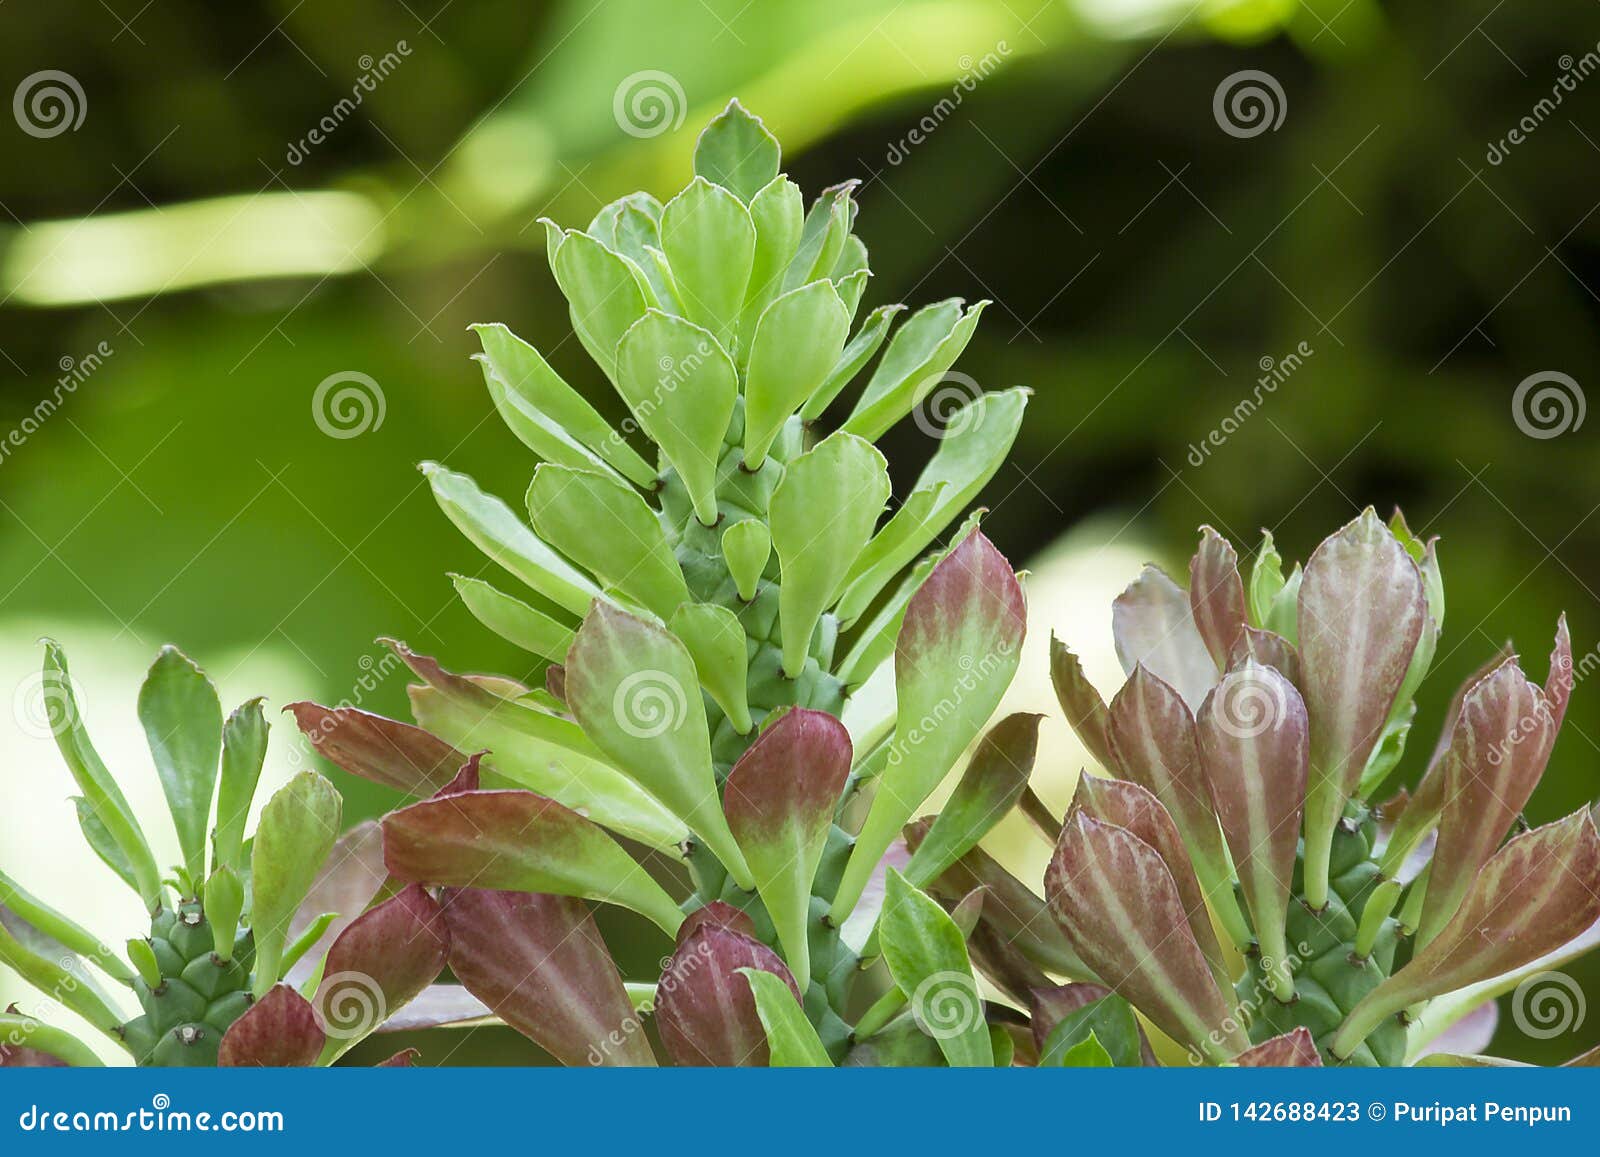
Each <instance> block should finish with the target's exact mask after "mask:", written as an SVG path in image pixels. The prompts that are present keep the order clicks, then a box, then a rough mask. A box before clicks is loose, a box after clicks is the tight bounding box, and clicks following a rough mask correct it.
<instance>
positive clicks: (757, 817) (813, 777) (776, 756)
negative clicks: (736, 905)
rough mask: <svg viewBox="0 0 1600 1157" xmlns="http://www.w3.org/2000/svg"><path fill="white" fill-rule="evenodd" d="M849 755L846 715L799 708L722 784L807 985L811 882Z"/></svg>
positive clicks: (736, 829)
mask: <svg viewBox="0 0 1600 1157" xmlns="http://www.w3.org/2000/svg"><path fill="white" fill-rule="evenodd" d="M850 758H851V746H850V733H849V732H848V731H846V730H845V727H844V724H843V723H840V722H839V720H837V719H836V718H834V717H833V716H832V715H829V714H828V713H827V712H825V711H810V710H807V709H805V708H796V709H795V710H793V711H788V712H785V713H784V715H783V716H782V717H781V718H780V719H779V720H778V721H777V722H776V723H774V724H772V725H771V726H770V727H768V728H767V729H766V730H765V731H763V732H762V733H761V734H760V735H759V736H758V737H757V738H756V741H755V742H754V743H752V744H751V745H750V746H749V747H748V748H747V749H746V750H745V753H744V754H743V755H741V756H740V757H739V760H738V762H737V763H735V764H734V765H733V770H732V771H730V772H729V773H728V779H727V782H726V783H725V784H724V785H723V800H722V810H723V812H724V813H725V814H726V816H727V819H728V827H729V828H730V829H732V831H733V836H734V839H736V840H738V841H739V847H740V849H741V850H742V851H743V852H744V858H745V862H746V863H747V864H749V865H750V871H751V873H752V874H753V875H754V876H755V883H756V891H758V892H759V893H760V894H761V900H762V902H763V903H764V904H766V906H767V912H768V914H769V915H770V916H771V917H772V923H773V926H774V928H775V929H776V930H777V933H778V943H779V944H781V945H782V946H783V953H784V956H785V957H786V958H787V959H788V961H789V965H790V967H791V968H792V969H793V970H794V976H795V983H796V984H798V985H799V987H800V990H801V991H802V992H803V991H805V989H806V987H807V986H808V985H809V984H810V983H811V955H810V938H809V934H808V931H807V924H808V923H809V921H810V916H811V884H812V881H813V880H814V879H816V875H817V865H818V864H820V863H821V862H822V851H823V848H824V846H825V845H826V844H827V842H828V831H829V829H830V828H832V826H833V814H834V811H835V809H836V808H837V807H838V806H839V797H840V795H841V794H842V793H843V792H844V785H845V781H846V780H848V779H849V778H850Z"/></svg>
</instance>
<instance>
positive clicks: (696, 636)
mask: <svg viewBox="0 0 1600 1157" xmlns="http://www.w3.org/2000/svg"><path fill="white" fill-rule="evenodd" d="M749 525H760V524H759V523H756V522H753V521H750V522H749ZM667 626H668V628H669V629H670V630H671V631H672V633H673V634H674V635H677V636H678V638H679V639H681V640H683V645H684V646H685V647H687V648H689V655H690V657H691V658H692V659H694V669H695V671H696V672H697V673H698V674H699V676H700V685H701V686H702V687H704V688H705V689H706V693H707V694H709V695H710V696H711V698H712V699H714V700H716V703H717V706H718V707H721V708H722V710H723V712H724V713H725V714H726V715H727V716H728V720H729V722H731V723H732V724H733V729H734V730H735V731H737V732H738V733H739V734H740V735H747V734H749V732H750V729H751V728H752V727H754V726H755V723H754V722H753V721H752V720H751V718H750V702H749V685H750V678H749V676H750V657H749V639H748V637H747V636H746V635H745V633H744V627H743V626H741V625H740V623H739V616H738V615H736V614H734V613H733V612H732V611H730V610H729V609H728V608H727V607H724V606H718V605H717V604H716V603H684V604H683V605H682V606H681V607H679V608H678V609H677V611H676V612H675V613H674V614H673V616H672V618H671V620H670V621H669V622H668V624H667Z"/></svg>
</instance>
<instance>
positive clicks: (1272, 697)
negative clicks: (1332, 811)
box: [1196, 659, 1308, 991]
mask: <svg viewBox="0 0 1600 1157" xmlns="http://www.w3.org/2000/svg"><path fill="white" fill-rule="evenodd" d="M1196 731H1197V733H1198V735H1199V739H1200V762H1201V764H1202V765H1203V766H1204V768H1205V774H1206V782H1207V783H1209V784H1210V786H1211V798H1212V800H1213V802H1214V803H1215V804H1216V809H1217V819H1218V821H1219V822H1220V823H1221V825H1222V834H1223V836H1224V838H1225V839H1226V840H1227V843H1228V848H1229V850H1231V851H1232V853H1233V865H1234V870H1235V871H1236V872H1237V873H1238V876H1239V886H1240V889H1241V890H1242V891H1243V893H1244V899H1245V904H1246V905H1247V906H1248V907H1249V909H1250V914H1251V917H1252V919H1253V922H1254V925H1255V932H1256V939H1257V943H1258V944H1259V945H1260V948H1261V957H1262V959H1263V960H1269V959H1270V960H1272V961H1273V962H1275V963H1276V964H1277V965H1278V966H1279V968H1280V969H1281V968H1283V967H1284V966H1286V964H1287V958H1288V946H1287V943H1286V941H1285V939H1284V925H1285V921H1286V920H1287V919H1288V913H1289V890H1290V886H1291V885H1292V884H1293V881H1294V865H1295V856H1296V852H1297V849H1298V845H1299V842H1300V817H1301V811H1302V809H1303V807H1304V803H1305V793H1306V776H1307V771H1308V769H1307V742H1308V740H1307V731H1308V724H1307V720H1306V707H1305V703H1304V702H1303V701H1302V700H1301V698H1300V692H1298V691H1296V690H1295V687H1294V684H1293V683H1291V682H1289V680H1288V679H1287V678H1286V677H1285V676H1284V675H1283V674H1281V673H1280V672H1279V671H1278V670H1276V669H1275V668H1273V667H1264V666H1262V665H1261V664H1259V663H1257V662H1255V661H1254V660H1251V659H1246V660H1245V662H1244V665H1243V666H1242V667H1239V668H1236V669H1234V670H1232V671H1229V672H1228V673H1227V674H1226V675H1225V676H1223V678H1222V681H1221V682H1220V683H1218V684H1217V685H1216V687H1215V688H1214V689H1213V690H1212V692H1211V694H1210V695H1208V696H1206V701H1205V703H1204V704H1203V705H1202V706H1201V708H1200V718H1199V721H1198V722H1197V724H1196ZM1278 977H1279V984H1280V991H1282V990H1283V989H1285V988H1286V987H1287V973H1285V972H1282V971H1280V972H1279V973H1278Z"/></svg>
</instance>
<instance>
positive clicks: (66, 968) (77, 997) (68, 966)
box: [0, 921, 123, 1042]
mask: <svg viewBox="0 0 1600 1157" xmlns="http://www.w3.org/2000/svg"><path fill="white" fill-rule="evenodd" d="M39 947H41V948H44V947H45V946H44V945H43V944H41V945H40V946H39ZM0 965H5V966H6V967H8V968H10V969H11V971H13V972H15V973H16V974H17V975H18V976H20V977H22V979H23V980H25V981H27V982H28V983H29V984H31V985H33V987H34V988H36V989H38V990H39V991H40V992H42V993H43V994H44V995H45V996H47V997H49V998H50V999H52V1000H57V1001H60V1002H61V1003H62V1004H63V1005H65V1006H66V1007H67V1008H68V1009H70V1010H71V1011H73V1012H75V1013H77V1014H78V1015H79V1016H81V1017H83V1019H84V1020H86V1021H88V1022H89V1023H90V1024H92V1025H94V1027H95V1028H97V1029H99V1030H100V1031H101V1032H103V1033H105V1034H106V1035H107V1036H110V1037H111V1038H112V1039H113V1040H118V1041H119V1042H120V1038H119V1037H117V1035H116V1032H115V1029H116V1028H117V1027H118V1026H119V1025H121V1024H122V1021H123V1017H122V1014H121V1013H119V1012H118V1011H117V1009H116V1008H114V1007H113V1006H112V1005H111V1004H110V1002H109V1001H107V1000H106V998H105V997H104V996H103V995H102V994H101V993H100V991H99V989H98V988H96V987H95V986H94V985H91V984H87V983H85V977H84V975H83V972H82V965H81V963H80V962H78V961H77V960H76V958H74V957H71V956H67V957H65V958H64V959H63V958H62V956H61V954H60V953H59V952H50V953H48V954H45V953H41V952H36V951H34V950H33V949H32V948H30V947H29V946H28V945H26V944H24V943H22V941H21V940H19V939H18V938H17V937H16V936H14V935H12V933H11V931H10V929H9V928H8V927H7V926H6V923H5V922H4V921H0Z"/></svg>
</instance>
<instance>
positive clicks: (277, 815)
mask: <svg viewBox="0 0 1600 1157" xmlns="http://www.w3.org/2000/svg"><path fill="white" fill-rule="evenodd" d="M343 810H344V805H343V800H341V798H340V796H339V793H338V792H337V791H336V790H334V787H333V785H332V784H331V783H329V782H328V781H327V780H325V779H323V778H322V776H320V775H318V774H317V773H316V772H314V771H303V772H301V773H300V774H299V775H297V776H295V777H294V778H293V779H291V780H290V781H289V782H288V783H286V784H284V786H283V787H281V788H279V789H278V791H277V792H276V793H275V794H274V795H273V797H272V798H271V799H270V800H268V801H267V806H266V807H265V808H263V809H262V811H261V820H260V822H259V823H258V824H257V825H256V835H255V841H254V846H253V847H252V849H251V855H250V864H251V867H250V880H251V915H250V923H251V928H252V930H253V931H254V933H255V941H256V963H255V969H254V972H255V981H254V992H255V995H256V998H257V999H258V1000H259V999H260V998H262V997H264V996H265V995H266V994H267V992H268V991H269V990H270V989H271V988H272V986H273V985H274V984H275V983H277V981H278V979H279V977H280V975H281V969H280V964H281V961H282V956H283V948H284V944H285V943H286V942H287V940H288V937H289V924H290V922H291V921H292V920H293V919H294V914H295V910H296V909H297V908H299V906H300V901H301V900H303V899H305V896H306V893H307V892H308V891H310V889H311V885H312V882H313V881H315V880H316V878H317V871H318V869H320V868H321V867H322V864H323V861H324V860H326V859H327V858H328V853H329V852H330V851H331V850H332V849H333V845H334V841H335V840H337V839H338V838H339V823H340V819H341V817H342V815H343Z"/></svg>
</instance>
